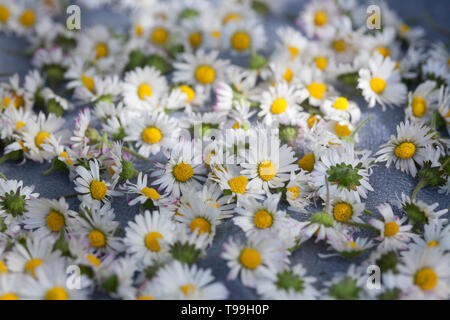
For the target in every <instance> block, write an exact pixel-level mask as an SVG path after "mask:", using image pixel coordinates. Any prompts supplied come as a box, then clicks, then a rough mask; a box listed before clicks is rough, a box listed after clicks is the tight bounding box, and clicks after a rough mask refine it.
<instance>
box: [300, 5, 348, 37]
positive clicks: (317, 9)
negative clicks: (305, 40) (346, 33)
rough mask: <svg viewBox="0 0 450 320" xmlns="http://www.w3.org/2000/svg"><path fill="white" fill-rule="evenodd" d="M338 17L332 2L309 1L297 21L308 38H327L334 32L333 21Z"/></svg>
mask: <svg viewBox="0 0 450 320" xmlns="http://www.w3.org/2000/svg"><path fill="white" fill-rule="evenodd" d="M338 16H339V13H338V10H337V7H336V5H335V3H334V2H333V1H330V0H326V1H318V0H314V1H310V2H309V3H308V4H307V5H306V6H305V8H304V10H303V11H301V13H300V16H299V18H298V20H297V24H299V25H300V26H301V27H302V28H303V29H304V30H305V33H306V35H307V36H308V37H309V38H313V37H316V36H318V37H320V38H329V37H331V36H332V35H333V34H334V32H335V26H334V22H333V21H334V20H336V19H337V17H338Z"/></svg>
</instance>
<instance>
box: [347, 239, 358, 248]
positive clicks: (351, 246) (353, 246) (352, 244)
mask: <svg viewBox="0 0 450 320" xmlns="http://www.w3.org/2000/svg"><path fill="white" fill-rule="evenodd" d="M348 244H349V246H350V248H352V249H355V248H357V247H358V245H357V244H356V243H355V242H353V241H350V242H349V243H348Z"/></svg>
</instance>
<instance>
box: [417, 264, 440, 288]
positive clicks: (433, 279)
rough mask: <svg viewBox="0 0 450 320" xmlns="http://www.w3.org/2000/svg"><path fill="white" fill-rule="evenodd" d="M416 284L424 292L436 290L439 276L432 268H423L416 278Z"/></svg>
mask: <svg viewBox="0 0 450 320" xmlns="http://www.w3.org/2000/svg"><path fill="white" fill-rule="evenodd" d="M414 283H415V284H416V285H417V286H418V287H419V288H420V289H422V290H424V291H428V290H432V289H434V287H436V285H437V283H438V276H437V274H436V272H434V270H433V269H431V268H423V269H421V270H419V271H418V272H417V273H416V275H415V276H414Z"/></svg>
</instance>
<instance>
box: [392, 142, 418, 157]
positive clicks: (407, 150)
mask: <svg viewBox="0 0 450 320" xmlns="http://www.w3.org/2000/svg"><path fill="white" fill-rule="evenodd" d="M394 153H395V155H396V156H397V158H400V159H410V158H412V157H413V156H414V154H415V153H416V146H415V145H414V144H413V143H411V142H402V143H401V144H399V145H398V146H396V147H395V150H394Z"/></svg>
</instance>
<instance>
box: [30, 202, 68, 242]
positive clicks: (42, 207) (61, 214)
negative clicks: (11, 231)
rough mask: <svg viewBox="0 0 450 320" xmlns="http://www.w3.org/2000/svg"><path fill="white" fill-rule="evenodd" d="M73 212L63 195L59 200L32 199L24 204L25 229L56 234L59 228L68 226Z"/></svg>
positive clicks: (58, 232) (59, 230)
mask: <svg viewBox="0 0 450 320" xmlns="http://www.w3.org/2000/svg"><path fill="white" fill-rule="evenodd" d="M75 214H76V213H75V212H74V211H72V210H70V209H69V204H68V203H67V202H66V200H65V199H64V198H63V197H61V198H60V199H59V200H50V199H43V198H40V199H33V200H31V201H29V202H28V203H27V206H26V212H25V214H24V216H25V220H24V224H25V229H37V232H39V233H43V234H46V235H47V234H52V235H54V236H57V235H59V234H60V232H61V230H66V231H67V228H70V225H71V224H72V223H73V217H74V216H75Z"/></svg>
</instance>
